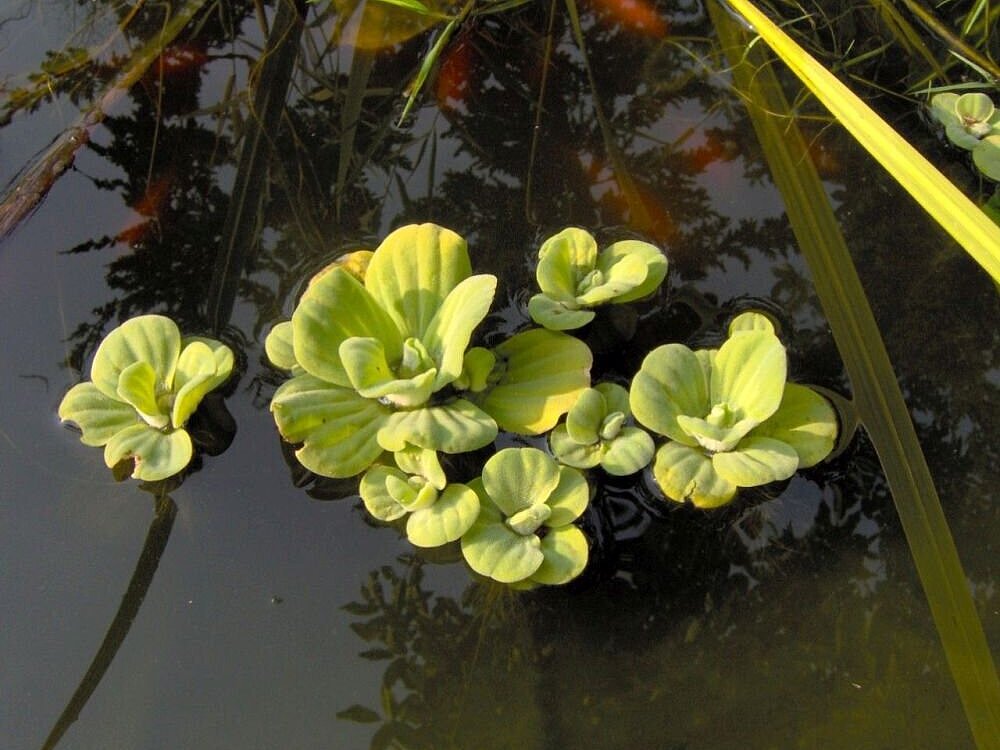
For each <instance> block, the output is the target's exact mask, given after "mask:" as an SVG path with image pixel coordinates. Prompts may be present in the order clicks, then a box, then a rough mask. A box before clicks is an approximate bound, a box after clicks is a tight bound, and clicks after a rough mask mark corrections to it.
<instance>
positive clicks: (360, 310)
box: [292, 266, 403, 386]
mask: <svg viewBox="0 0 1000 750" xmlns="http://www.w3.org/2000/svg"><path fill="white" fill-rule="evenodd" d="M355 337H360V338H373V339H377V340H378V341H380V342H381V343H382V346H383V348H384V349H385V356H386V359H387V360H389V361H397V360H399V358H400V356H401V354H402V348H403V337H402V336H401V335H400V332H399V329H398V328H397V327H396V324H395V323H393V321H392V318H390V317H389V315H388V313H386V312H385V310H383V309H382V308H381V307H379V305H378V303H377V302H376V300H375V299H374V298H373V297H372V295H370V294H369V293H368V292H367V291H366V289H365V287H363V286H361V284H360V283H359V282H358V280H357V279H356V278H355V277H354V276H353V275H352V274H350V273H349V272H348V271H346V270H345V269H344V268H342V267H339V266H338V267H336V268H333V269H331V270H330V271H328V272H326V273H324V274H323V276H322V277H320V278H319V279H318V280H316V281H315V282H314V283H312V284H310V286H309V288H308V289H307V290H306V292H305V294H303V295H302V299H301V300H300V301H299V304H298V307H296V308H295V312H294V313H292V343H293V346H294V352H295V359H296V361H297V362H298V363H299V364H300V365H302V367H303V369H304V370H305V371H306V372H308V373H309V374H310V375H315V376H316V377H318V378H322V379H323V380H326V381H328V382H330V383H333V384H335V385H343V386H348V385H350V384H351V382H350V379H349V378H348V376H347V373H346V371H345V370H344V366H343V363H342V362H341V359H340V345H341V344H342V343H343V342H345V341H347V340H348V339H351V338H355Z"/></svg>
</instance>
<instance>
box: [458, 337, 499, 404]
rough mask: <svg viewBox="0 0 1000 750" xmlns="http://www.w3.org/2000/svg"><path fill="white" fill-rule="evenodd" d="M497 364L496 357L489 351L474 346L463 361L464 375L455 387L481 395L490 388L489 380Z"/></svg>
mask: <svg viewBox="0 0 1000 750" xmlns="http://www.w3.org/2000/svg"><path fill="white" fill-rule="evenodd" d="M496 363H497V357H496V355H495V354H494V353H493V352H491V351H490V350H489V349H485V348H483V347H481V346H474V347H472V348H471V349H469V351H467V352H466V353H465V356H464V357H463V359H462V374H461V376H459V378H458V379H457V380H455V382H454V383H453V385H454V386H455V387H456V388H458V389H460V390H469V391H472V392H473V393H479V392H481V391H484V390H486V388H487V387H488V386H489V378H490V375H491V374H492V372H493V368H494V366H495V365H496Z"/></svg>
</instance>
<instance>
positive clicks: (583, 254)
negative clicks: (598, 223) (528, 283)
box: [528, 227, 667, 331]
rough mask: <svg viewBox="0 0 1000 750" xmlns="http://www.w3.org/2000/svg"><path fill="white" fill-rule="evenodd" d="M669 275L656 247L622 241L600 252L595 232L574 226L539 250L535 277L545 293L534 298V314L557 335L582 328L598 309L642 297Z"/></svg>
mask: <svg viewBox="0 0 1000 750" xmlns="http://www.w3.org/2000/svg"><path fill="white" fill-rule="evenodd" d="M666 275H667V259H666V256H664V255H663V253H662V252H660V250H659V249H658V248H657V247H656V246H655V245H651V244H649V243H648V242H640V241H638V240H622V241H620V242H615V243H613V244H611V245H609V246H608V247H606V248H604V249H603V250H601V251H600V252H598V250H597V241H596V240H595V239H594V238H593V236H592V235H591V234H590V233H589V232H587V231H585V230H583V229H579V228H577V227H569V228H568V229H564V230H562V231H561V232H559V233H558V234H555V235H553V236H552V237H549V238H548V239H547V240H545V242H544V243H542V246H541V248H540V249H539V251H538V266H537V267H536V269H535V277H536V279H537V281H538V286H539V288H540V289H541V292H540V293H539V294H536V295H534V296H533V297H532V298H531V300H529V302H528V313H529V314H530V315H531V318H532V320H534V321H535V322H536V323H538V325H540V326H544V327H545V328H549V329H551V330H554V331H568V330H571V329H574V328H580V327H582V326H584V325H586V324H587V323H589V322H590V321H591V320H593V319H594V315H595V313H594V310H593V309H592V308H594V307H597V306H599V305H605V304H620V303H623V302H632V301H634V300H637V299H641V298H642V297H645V296H647V295H649V294H652V293H653V292H654V291H655V290H656V288H657V287H658V286H659V285H660V284H661V283H662V282H663V279H664V278H665V277H666Z"/></svg>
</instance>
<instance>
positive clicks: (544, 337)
mask: <svg viewBox="0 0 1000 750" xmlns="http://www.w3.org/2000/svg"><path fill="white" fill-rule="evenodd" d="M494 352H495V354H496V355H497V359H498V366H500V367H502V368H503V375H502V376H501V378H500V380H499V381H498V382H497V385H496V386H495V387H494V388H492V389H490V390H489V391H487V392H486V395H485V397H483V398H482V401H481V402H480V403H481V405H482V407H483V409H484V410H485V411H486V412H487V413H488V414H489V415H490V416H492V417H493V418H494V419H495V420H496V421H497V424H499V425H500V426H501V427H502V428H503V429H505V430H507V431H508V432H516V433H519V434H522V435H538V434H540V433H542V432H545V431H546V430H551V429H552V428H553V427H554V426H555V424H556V422H558V421H559V417H561V416H562V415H563V414H565V413H566V412H567V411H569V409H570V407H572V406H573V404H574V403H575V402H576V400H577V398H579V396H580V394H581V393H582V392H583V391H584V390H586V389H587V388H588V387H589V386H590V367H591V364H592V363H593V355H592V354H591V353H590V349H589V348H588V347H587V345H586V344H584V343H583V342H582V341H580V340H579V339H577V338H574V337H572V336H569V335H567V334H564V333H557V332H555V331H547V330H545V329H541V328H535V329H532V330H529V331H524V332H523V333H518V334H516V335H514V336H511V337H510V338H509V339H507V340H506V341H504V342H503V343H502V344H500V345H499V346H498V347H496V349H494Z"/></svg>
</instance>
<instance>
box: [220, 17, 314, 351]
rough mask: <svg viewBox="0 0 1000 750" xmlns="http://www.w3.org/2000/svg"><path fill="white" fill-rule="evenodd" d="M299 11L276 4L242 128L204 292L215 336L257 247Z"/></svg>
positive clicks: (293, 55) (298, 30)
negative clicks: (219, 236)
mask: <svg viewBox="0 0 1000 750" xmlns="http://www.w3.org/2000/svg"><path fill="white" fill-rule="evenodd" d="M305 12H306V3H305V0H281V2H279V3H278V10H277V13H276V14H275V17H274V22H273V23H272V24H271V33H270V34H269V35H268V38H267V46H266V49H265V52H264V54H263V55H262V56H261V62H260V75H259V77H258V78H257V84H256V88H255V91H254V99H253V108H252V110H251V113H250V117H249V118H248V120H247V123H246V132H245V134H244V139H243V148H242V149H241V151H240V161H239V166H238V167H237V171H236V182H235V184H234V185H233V192H232V195H231V196H230V199H229V209H228V211H227V213H226V223H225V226H224V228H223V230H222V242H221V244H220V245H219V251H218V253H217V254H216V257H215V264H214V268H213V272H212V283H211V286H210V287H209V292H208V304H207V316H208V321H209V323H210V324H211V328H212V330H213V331H215V332H216V333H218V331H220V330H221V329H222V328H223V327H224V326H225V325H226V324H227V323H228V322H229V318H230V316H231V315H232V310H233V305H234V304H235V302H236V290H237V286H238V284H239V280H240V277H241V276H242V275H243V269H244V268H245V267H246V264H247V262H248V261H249V260H250V259H251V258H252V257H253V251H254V249H255V248H256V246H257V233H258V231H259V229H260V225H261V221H260V208H261V205H262V201H263V197H264V191H263V190H261V185H262V184H263V178H264V176H265V174H266V170H267V163H268V158H267V156H268V154H269V152H270V150H271V145H272V144H271V139H272V138H273V137H274V134H275V133H277V131H278V124H279V122H280V120H281V115H282V113H283V112H284V111H285V97H286V96H287V95H288V85H289V83H290V82H291V80H292V71H293V69H294V68H295V59H296V57H298V53H299V40H300V38H301V35H302V26H303V18H304V16H305Z"/></svg>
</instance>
